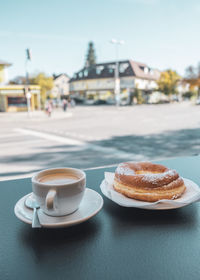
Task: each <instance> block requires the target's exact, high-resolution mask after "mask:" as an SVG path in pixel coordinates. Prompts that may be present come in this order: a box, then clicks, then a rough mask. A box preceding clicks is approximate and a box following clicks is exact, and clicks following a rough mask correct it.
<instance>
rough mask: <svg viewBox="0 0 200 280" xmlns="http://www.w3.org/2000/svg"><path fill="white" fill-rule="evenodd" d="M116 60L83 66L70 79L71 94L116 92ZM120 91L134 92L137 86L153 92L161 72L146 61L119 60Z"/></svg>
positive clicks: (147, 91)
mask: <svg viewBox="0 0 200 280" xmlns="http://www.w3.org/2000/svg"><path fill="white" fill-rule="evenodd" d="M115 68H116V63H115V62H109V63H99V64H95V65H94V66H92V67H90V68H86V67H85V68H83V69H81V70H80V71H78V72H77V73H75V74H74V76H73V77H72V78H71V79H70V81H69V83H70V94H71V95H72V96H76V97H78V96H84V97H85V98H87V97H88V96H91V95H98V96H101V95H102V96H103V95H105V94H106V93H108V92H109V93H110V94H114V89H115ZM118 68H119V80H120V92H134V90H135V89H136V88H138V89H140V90H141V91H143V92H144V93H151V92H152V91H153V90H155V89H156V88H157V84H156V81H157V79H158V78H159V75H160V72H159V71H158V70H155V69H152V68H150V67H149V66H147V65H146V64H144V63H140V62H135V61H133V60H124V61H119V63H118Z"/></svg>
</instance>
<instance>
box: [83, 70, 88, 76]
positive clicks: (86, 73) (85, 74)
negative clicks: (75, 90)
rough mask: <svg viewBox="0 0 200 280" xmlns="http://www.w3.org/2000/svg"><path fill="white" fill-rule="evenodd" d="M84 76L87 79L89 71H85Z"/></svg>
mask: <svg viewBox="0 0 200 280" xmlns="http://www.w3.org/2000/svg"><path fill="white" fill-rule="evenodd" d="M84 76H85V77H87V76H88V70H87V69H85V70H84Z"/></svg>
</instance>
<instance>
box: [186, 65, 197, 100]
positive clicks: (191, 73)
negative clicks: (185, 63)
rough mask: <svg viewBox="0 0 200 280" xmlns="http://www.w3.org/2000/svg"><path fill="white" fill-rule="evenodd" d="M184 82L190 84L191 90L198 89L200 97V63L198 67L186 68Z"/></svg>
mask: <svg viewBox="0 0 200 280" xmlns="http://www.w3.org/2000/svg"><path fill="white" fill-rule="evenodd" d="M184 80H185V81H186V82H187V83H189V84H190V88H191V90H194V88H197V90H198V96H200V63H198V65H197V67H194V66H189V67H188V68H186V75H185V79H184Z"/></svg>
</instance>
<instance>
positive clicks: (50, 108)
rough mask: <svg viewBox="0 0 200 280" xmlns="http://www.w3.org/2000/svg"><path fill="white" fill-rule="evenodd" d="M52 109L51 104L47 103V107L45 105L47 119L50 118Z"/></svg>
mask: <svg viewBox="0 0 200 280" xmlns="http://www.w3.org/2000/svg"><path fill="white" fill-rule="evenodd" d="M52 109H53V106H52V102H51V101H49V102H48V105H47V114H48V117H51V113H52Z"/></svg>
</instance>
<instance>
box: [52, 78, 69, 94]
mask: <svg viewBox="0 0 200 280" xmlns="http://www.w3.org/2000/svg"><path fill="white" fill-rule="evenodd" d="M69 79H70V78H69V76H68V75H67V74H60V75H53V83H54V86H53V88H52V90H51V97H52V98H55V99H62V97H64V96H67V95H69Z"/></svg>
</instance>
